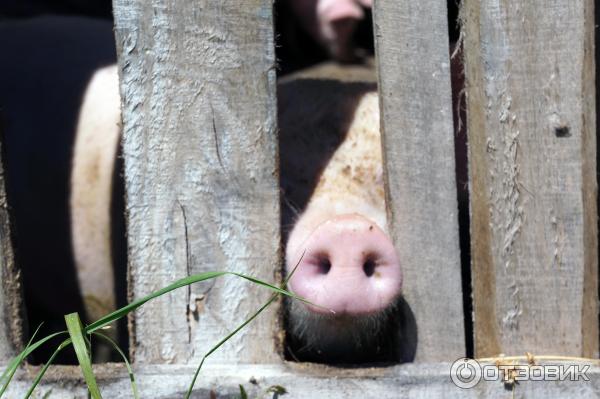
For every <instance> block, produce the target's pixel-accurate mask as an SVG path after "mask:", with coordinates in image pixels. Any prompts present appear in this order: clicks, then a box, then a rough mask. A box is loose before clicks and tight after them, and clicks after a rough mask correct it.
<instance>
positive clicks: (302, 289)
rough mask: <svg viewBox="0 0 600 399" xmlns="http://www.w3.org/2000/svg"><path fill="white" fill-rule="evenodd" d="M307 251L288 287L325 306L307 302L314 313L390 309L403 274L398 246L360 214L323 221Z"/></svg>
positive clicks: (303, 246)
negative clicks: (396, 248)
mask: <svg viewBox="0 0 600 399" xmlns="http://www.w3.org/2000/svg"><path fill="white" fill-rule="evenodd" d="M302 251H304V252H303V253H304V255H303V256H302V259H301V260H300V261H299V263H298V267H297V269H296V272H295V273H294V275H293V276H292V278H291V279H290V282H289V286H290V288H291V290H292V291H293V292H294V293H295V294H297V295H299V296H301V297H303V298H305V299H307V300H308V301H310V302H312V303H314V304H316V305H319V306H322V307H323V308H320V307H316V306H311V305H307V306H308V308H309V310H310V311H312V312H315V313H322V314H330V311H334V312H335V313H336V314H347V315H368V314H373V313H377V312H379V311H382V310H384V309H386V308H387V307H388V306H389V305H390V304H391V303H393V302H394V301H395V299H396V298H398V296H399V295H400V289H401V286H402V273H401V270H400V264H399V262H398V257H397V255H396V251H395V249H394V246H393V244H392V242H391V240H390V239H389V237H388V236H387V234H386V233H384V232H383V231H382V230H381V229H380V228H379V227H378V226H377V225H376V224H375V223H374V222H372V221H370V220H369V219H366V218H365V217H363V216H361V215H358V214H350V215H341V216H337V217H335V218H333V219H330V220H327V221H325V222H323V223H321V224H320V225H318V226H317V228H316V229H315V230H314V231H313V232H312V234H310V236H309V237H308V238H307V239H306V241H305V242H304V244H303V245H302V246H300V251H299V252H302ZM298 258H299V256H298ZM294 266H295V265H290V268H293V267H294ZM290 271H291V269H290Z"/></svg>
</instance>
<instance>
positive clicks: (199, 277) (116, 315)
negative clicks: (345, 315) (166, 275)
mask: <svg viewBox="0 0 600 399" xmlns="http://www.w3.org/2000/svg"><path fill="white" fill-rule="evenodd" d="M224 275H234V276H238V277H241V278H243V279H246V280H248V281H251V282H253V283H255V284H258V285H260V286H263V287H265V288H268V289H270V290H272V291H274V292H276V293H278V294H281V295H286V296H289V297H291V298H294V299H297V300H299V301H302V302H305V303H308V304H310V305H313V306H316V307H321V306H319V305H316V304H313V303H311V302H309V301H307V300H305V299H303V298H301V297H299V296H297V295H295V294H293V293H291V292H289V291H287V290H284V289H282V288H279V287H276V286H274V285H271V284H269V283H265V282H264V281H261V280H258V279H255V278H254V277H250V276H246V275H244V274H241V273H235V272H206V273H202V274H195V275H193V276H188V277H185V278H182V279H181V280H177V281H176V282H174V283H173V284H170V285H168V286H166V287H164V288H162V289H160V290H158V291H155V292H153V293H152V294H149V295H147V296H145V297H143V298H141V299H138V300H137V301H135V302H132V303H130V304H129V305H127V306H124V307H122V308H121V309H119V310H116V311H114V312H112V313H110V314H108V315H106V316H104V317H102V318H100V319H99V320H97V321H95V322H94V323H92V324H90V325H88V326H87V327H86V328H85V333H86V334H89V333H92V332H95V331H97V330H99V329H100V328H102V327H104V326H106V325H108V324H110V323H112V322H113V321H115V320H117V319H120V318H121V317H123V316H125V315H126V314H127V313H129V312H131V311H133V310H135V309H137V308H139V307H140V306H142V305H143V304H145V303H146V302H148V301H150V300H152V299H154V298H156V297H159V296H161V295H164V294H166V293H167V292H171V291H173V290H175V289H177V288H181V287H185V286H186V285H190V284H193V283H197V282H200V281H204V280H209V279H212V278H216V277H221V276H224ZM290 276H291V275H290ZM324 309H325V308H324Z"/></svg>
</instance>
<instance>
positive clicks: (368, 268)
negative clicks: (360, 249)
mask: <svg viewBox="0 0 600 399" xmlns="http://www.w3.org/2000/svg"><path fill="white" fill-rule="evenodd" d="M375 266H376V264H375V261H374V260H373V259H370V258H367V260H365V263H363V271H364V272H365V275H366V276H367V277H371V276H372V275H373V274H374V273H375Z"/></svg>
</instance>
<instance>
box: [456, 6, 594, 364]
mask: <svg viewBox="0 0 600 399" xmlns="http://www.w3.org/2000/svg"><path fill="white" fill-rule="evenodd" d="M463 7H464V9H463V11H462V13H463V18H464V21H465V22H464V32H465V59H466V77H467V99H468V132H469V146H470V162H471V163H470V181H471V199H472V204H471V214H472V226H471V243H472V245H471V248H472V254H473V256H472V259H473V263H472V267H473V272H472V273H473V274H472V275H473V289H474V298H473V299H474V313H475V351H476V354H477V355H478V356H486V355H494V354H497V353H500V352H503V353H506V354H522V353H523V352H525V351H529V352H533V353H537V354H541V353H549V354H555V355H560V354H563V355H575V356H591V357H597V356H598V303H597V302H598V292H597V290H598V280H597V268H598V261H597V255H598V254H597V237H596V235H597V204H596V196H597V184H596V137H595V134H596V116H595V97H594V96H595V79H594V59H593V57H594V51H593V49H594V47H593V31H594V15H593V2H592V0H572V1H564V2H548V1H542V0H533V1H501V2H498V1H491V0H485V1H479V0H466V1H465V4H464V6H463Z"/></svg>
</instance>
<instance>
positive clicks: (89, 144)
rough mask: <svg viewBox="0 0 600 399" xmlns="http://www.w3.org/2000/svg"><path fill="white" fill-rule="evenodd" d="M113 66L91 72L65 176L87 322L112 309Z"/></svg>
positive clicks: (117, 114)
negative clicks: (68, 182)
mask: <svg viewBox="0 0 600 399" xmlns="http://www.w3.org/2000/svg"><path fill="white" fill-rule="evenodd" d="M118 82H119V80H118V75H117V67H116V65H112V66H108V67H105V68H102V69H99V70H97V71H96V72H95V73H94V75H93V76H92V78H91V80H90V83H89V84H88V87H87V89H86V92H85V96H84V100H83V105H82V108H81V111H80V114H79V121H78V124H77V133H76V139H75V149H74V151H73V168H72V173H71V198H70V204H71V231H72V235H73V251H74V256H75V264H76V268H77V278H78V280H79V284H80V289H81V293H82V296H83V299H84V305H85V308H86V312H87V314H88V317H90V318H91V319H92V320H97V319H98V318H100V317H101V316H103V315H105V314H106V313H108V312H110V311H112V310H114V309H115V289H114V277H113V265H112V259H111V237H110V226H111V224H110V204H111V199H112V179H113V170H114V162H115V156H116V153H117V146H118V143H119V135H120V131H121V127H120V121H121V111H120V98H119V87H118Z"/></svg>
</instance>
